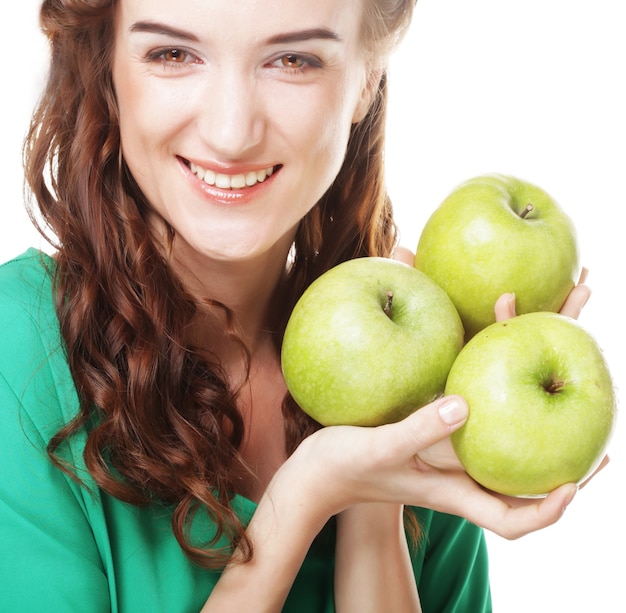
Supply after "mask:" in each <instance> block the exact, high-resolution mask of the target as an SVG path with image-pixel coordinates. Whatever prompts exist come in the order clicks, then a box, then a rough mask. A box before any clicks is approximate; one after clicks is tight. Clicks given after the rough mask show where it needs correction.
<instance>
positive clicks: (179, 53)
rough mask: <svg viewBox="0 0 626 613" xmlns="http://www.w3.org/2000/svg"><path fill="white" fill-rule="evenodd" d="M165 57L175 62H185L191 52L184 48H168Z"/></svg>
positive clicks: (168, 60)
mask: <svg viewBox="0 0 626 613" xmlns="http://www.w3.org/2000/svg"><path fill="white" fill-rule="evenodd" d="M162 57H163V59H164V60H165V61H166V62H172V63H173V64H184V63H185V60H186V59H187V58H188V57H189V54H188V53H187V52H186V51H185V50H184V49H168V50H167V51H164V52H163V55H162Z"/></svg>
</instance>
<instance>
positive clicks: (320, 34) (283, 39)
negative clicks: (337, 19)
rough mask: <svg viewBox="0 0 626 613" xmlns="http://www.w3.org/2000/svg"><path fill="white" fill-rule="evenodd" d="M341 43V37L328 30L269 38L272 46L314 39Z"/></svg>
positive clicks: (296, 32) (313, 29)
mask: <svg viewBox="0 0 626 613" xmlns="http://www.w3.org/2000/svg"><path fill="white" fill-rule="evenodd" d="M315 38H318V39H322V40H334V41H337V42H340V41H341V36H339V34H337V33H336V32H333V31H332V30H330V29H328V28H310V29H308V30H297V31H294V32H285V33H284V34H276V35H274V36H272V37H270V38H269V40H268V43H269V44H270V45H275V44H284V43H297V42H301V41H304V40H312V39H315Z"/></svg>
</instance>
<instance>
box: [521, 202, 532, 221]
mask: <svg viewBox="0 0 626 613" xmlns="http://www.w3.org/2000/svg"><path fill="white" fill-rule="evenodd" d="M534 208H535V207H534V206H533V205H532V204H530V202H529V203H528V204H527V205H526V208H525V209H524V210H523V211H522V212H521V213H520V214H519V216H520V217H521V218H522V219H526V216H527V215H528V213H530V212H531V211H532V210H533V209H534Z"/></svg>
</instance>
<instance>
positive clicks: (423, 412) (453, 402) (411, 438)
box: [381, 395, 469, 457]
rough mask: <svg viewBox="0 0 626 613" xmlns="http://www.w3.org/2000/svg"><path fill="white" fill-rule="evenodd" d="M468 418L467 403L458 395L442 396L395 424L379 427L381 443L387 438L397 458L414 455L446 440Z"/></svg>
mask: <svg viewBox="0 0 626 613" xmlns="http://www.w3.org/2000/svg"><path fill="white" fill-rule="evenodd" d="M468 415H469V407H468V406H467V402H465V400H464V399H463V398H461V397H460V396H452V395H451V396H445V397H444V398H440V399H439V400H436V401H435V402H432V403H430V404H428V405H426V406H424V407H422V408H421V409H419V410H417V411H415V412H414V413H413V414H411V415H409V416H408V417H406V418H405V419H403V420H402V421H400V422H397V423H395V424H388V425H386V426H381V430H383V431H384V432H381V434H382V440H384V439H385V438H388V439H389V445H390V448H393V449H394V453H395V454H397V455H398V457H402V456H403V455H404V456H406V457H411V456H414V455H415V454H418V453H420V452H421V451H423V450H425V449H428V448H430V447H432V446H433V445H436V444H437V443H439V442H440V441H442V440H444V439H447V438H448V437H449V436H450V434H451V433H452V432H454V431H455V430H457V429H458V428H460V427H461V426H462V425H463V424H464V423H465V421H466V420H467V417H468Z"/></svg>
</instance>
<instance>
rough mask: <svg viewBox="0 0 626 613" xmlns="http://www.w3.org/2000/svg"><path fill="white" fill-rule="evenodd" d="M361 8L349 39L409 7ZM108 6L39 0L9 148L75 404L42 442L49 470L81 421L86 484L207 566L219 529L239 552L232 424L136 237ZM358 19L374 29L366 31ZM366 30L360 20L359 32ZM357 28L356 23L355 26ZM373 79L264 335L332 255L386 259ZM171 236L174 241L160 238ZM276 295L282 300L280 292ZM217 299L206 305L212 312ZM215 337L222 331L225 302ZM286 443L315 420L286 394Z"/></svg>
mask: <svg viewBox="0 0 626 613" xmlns="http://www.w3.org/2000/svg"><path fill="white" fill-rule="evenodd" d="M366 2H367V3H368V6H369V7H370V8H371V7H374V9H375V10H376V15H375V16H374V17H372V15H370V16H369V17H366V19H365V20H364V21H365V22H366V23H367V24H369V25H368V26H367V28H364V36H367V40H372V39H374V41H375V42H377V43H378V47H376V46H373V47H372V49H373V50H375V49H378V50H379V51H380V50H381V49H382V50H383V51H385V52H386V46H388V45H389V42H390V41H394V40H395V39H396V38H397V37H398V35H399V33H400V32H401V31H403V29H404V28H406V25H407V24H408V22H409V19H410V14H411V11H412V6H413V0H395V1H390V0H387V1H384V0H366ZM115 4H116V3H115V0H91V1H89V0H45V1H44V2H43V4H42V8H41V14H40V18H41V25H42V29H43V31H44V32H45V33H46V35H47V36H48V38H49V41H50V47H51V64H50V72H49V75H48V80H47V84H46V87H45V90H44V92H43V96H42V98H41V101H40V104H39V105H38V107H37V109H36V111H35V114H34V116H33V120H32V123H31V127H30V130H29V133H28V136H27V139H26V142H25V149H24V153H25V168H26V180H27V184H28V186H29V188H30V191H31V194H32V202H33V206H32V209H31V213H32V217H33V221H34V222H35V223H36V224H38V227H40V229H41V230H42V232H44V234H46V230H47V229H49V230H51V232H52V237H51V238H50V240H51V241H52V242H54V245H55V246H56V249H57V254H56V256H55V259H56V267H55V275H54V287H55V301H56V302H55V306H56V310H57V313H58V318H59V322H60V328H61V334H62V338H63V340H64V343H65V349H66V354H67V359H68V362H69V367H70V370H71V373H72V376H73V378H74V382H75V385H76V389H77V392H78V395H79V398H80V411H79V414H78V415H77V416H76V418H75V419H74V420H72V421H71V422H70V423H68V424H67V425H66V426H65V427H64V428H63V429H62V430H61V431H60V432H59V433H58V434H57V435H56V436H55V437H54V438H53V439H52V440H51V441H50V442H49V446H48V452H49V454H50V456H51V458H52V460H53V461H54V462H55V463H57V465H59V467H60V468H62V469H63V470H67V471H70V472H71V471H72V467H71V466H68V465H66V464H65V463H64V461H63V457H64V454H63V449H64V445H65V444H66V442H67V440H68V438H70V437H71V436H73V435H74V434H75V433H77V432H78V431H79V430H81V429H83V428H87V430H88V438H87V443H86V446H85V450H84V459H85V462H86V466H87V468H88V470H89V472H90V473H91V475H92V476H93V479H94V480H95V482H96V483H97V485H98V486H99V487H100V488H102V489H103V490H105V491H106V492H108V493H110V494H111V495H113V496H115V497H117V498H119V499H121V500H123V501H126V502H129V503H131V504H134V505H145V504H149V503H154V502H156V503H159V504H164V505H168V506H171V507H172V508H173V519H172V527H173V532H174V534H175V536H176V538H177V539H178V541H179V543H180V545H181V547H182V548H183V550H184V551H185V553H186V554H187V555H188V557H189V558H190V559H191V560H192V561H194V562H195V563H197V564H200V565H202V566H204V567H207V568H218V567H221V566H223V565H224V564H225V563H226V561H227V560H228V559H229V556H230V555H232V548H229V549H228V550H227V551H218V550H216V549H215V544H216V542H217V539H218V538H220V537H222V536H226V537H227V538H228V539H229V540H230V542H231V543H233V544H234V543H238V544H239V546H240V549H241V550H242V551H243V559H249V557H250V556H251V555H252V551H251V546H250V543H249V542H248V540H247V539H246V536H245V532H244V530H243V527H242V525H241V523H240V521H239V519H238V518H237V515H236V514H235V512H234V511H233V509H232V507H231V499H232V495H233V492H234V491H235V487H234V484H235V482H236V480H237V478H238V477H239V476H240V475H241V474H242V472H243V471H245V470H246V466H245V464H244V462H243V460H242V459H241V456H240V454H239V451H238V450H239V447H240V445H241V442H242V439H243V433H244V424H243V420H242V418H241V415H240V414H239V412H238V410H237V405H236V401H237V390H233V389H231V387H230V386H229V385H228V383H227V378H226V376H225V374H224V373H223V372H222V369H221V367H220V364H219V362H218V360H217V359H216V358H215V357H214V356H213V355H212V354H211V353H210V352H208V351H206V350H205V349H204V348H201V347H197V346H193V345H191V344H190V343H189V341H188V340H187V338H188V335H187V334H186V332H187V328H188V326H189V325H190V322H191V321H192V320H193V319H194V318H195V317H196V316H197V314H198V310H199V308H201V307H200V305H199V304H198V301H197V299H196V298H194V297H192V296H191V295H190V294H189V293H188V292H187V291H186V290H185V288H184V287H183V284H182V283H181V281H180V279H179V278H178V277H177V276H176V275H175V274H174V273H173V271H172V269H171V268H170V266H169V265H168V263H167V261H166V259H165V257H164V255H163V249H162V248H160V247H159V246H158V245H157V244H156V242H155V239H154V237H153V236H152V234H151V233H150V231H149V228H148V225H147V223H146V219H145V217H146V215H145V214H146V211H147V210H148V206H149V204H148V203H147V202H146V201H145V198H144V197H143V195H142V194H141V192H140V190H139V189H138V187H137V185H136V183H135V181H134V180H133V178H132V176H131V175H130V172H129V171H128V169H127V167H126V165H125V163H124V160H123V158H122V156H121V148H120V134H119V127H118V119H117V106H116V100H115V94H114V88H113V83H112V77H111V54H112V46H113V37H114V32H113V18H114V11H115ZM372 19H373V20H374V21H375V22H376V27H377V28H379V29H380V28H382V30H381V31H378V32H374V31H373V30H372V28H371V27H370V26H371V23H372ZM368 28H369V29H368ZM365 30H367V32H365ZM386 92H387V84H386V75H385V73H384V71H383V72H382V77H381V79H380V82H379V83H378V86H377V90H376V96H375V100H374V102H373V103H372V105H371V108H370V109H369V112H368V114H367V116H366V117H365V119H364V120H363V121H361V122H360V123H358V124H356V125H354V126H353V128H352V134H351V137H350V140H349V144H348V151H347V155H346V160H345V163H344V165H343V167H342V168H341V170H340V172H339V175H338V176H337V178H336V180H335V181H334V183H333V184H332V186H331V187H330V189H329V190H328V192H327V193H326V194H325V195H324V197H323V198H322V199H321V201H320V202H319V203H318V204H317V205H316V206H315V207H314V208H313V209H312V210H311V212H310V213H309V214H308V215H307V216H306V217H305V218H304V219H303V220H302V222H301V223H300V226H299V229H298V231H297V236H296V239H295V243H294V246H293V250H292V254H293V260H292V261H291V263H290V266H289V268H288V269H287V270H286V280H285V287H286V288H287V291H286V292H283V293H282V294H281V298H282V299H281V302H280V305H279V306H280V309H281V310H280V312H279V318H278V319H279V321H278V323H277V333H276V344H277V348H279V347H280V343H281V338H282V330H284V326H285V324H286V321H287V318H288V316H289V313H290V311H291V309H292V307H293V304H295V301H296V300H297V299H298V297H299V296H300V295H301V293H302V292H303V291H304V289H305V288H306V287H307V286H308V285H309V284H310V283H311V281H312V280H313V279H315V278H316V277H318V276H319V275H320V274H322V273H323V272H324V271H325V270H328V269H329V268H330V267H332V266H334V265H336V264H338V263H339V262H341V261H344V260H347V259H350V258H354V257H359V256H366V255H382V256H388V255H390V254H391V252H392V250H393V248H394V246H395V243H396V229H395V225H394V222H393V217H392V210H391V205H390V202H389V198H388V196H387V192H386V189H385V183H384V175H383V149H384V128H385V106H386V95H387V94H386ZM172 240H175V238H174V237H172ZM285 296H287V297H288V298H286V299H285ZM218 306H219V305H218ZM225 314H226V317H227V321H228V326H227V330H226V333H227V334H231V335H233V337H234V338H237V324H236V322H235V321H234V319H233V317H232V314H231V313H229V312H228V311H227V310H225ZM283 412H284V415H285V423H286V426H285V428H286V438H287V447H288V449H287V451H288V452H289V453H290V452H292V451H293V449H294V448H295V447H296V446H297V445H298V443H299V442H300V441H301V440H302V438H303V437H305V436H306V435H307V434H308V433H310V432H311V431H312V430H314V429H315V428H316V427H317V426H316V424H314V423H312V422H311V421H310V420H308V418H306V417H304V414H303V413H302V412H301V411H300V410H299V409H298V407H297V406H296V405H295V403H294V402H293V400H292V399H291V398H290V397H289V396H287V397H286V398H285V400H284V403H283ZM201 510H204V511H205V512H207V513H208V514H209V516H210V517H211V518H212V519H213V520H214V521H215V523H216V526H217V531H216V534H215V535H214V538H211V539H210V540H209V542H201V543H198V542H192V540H191V539H190V537H189V528H190V525H191V522H192V521H193V517H194V515H195V514H196V513H197V512H199V511H201Z"/></svg>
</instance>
